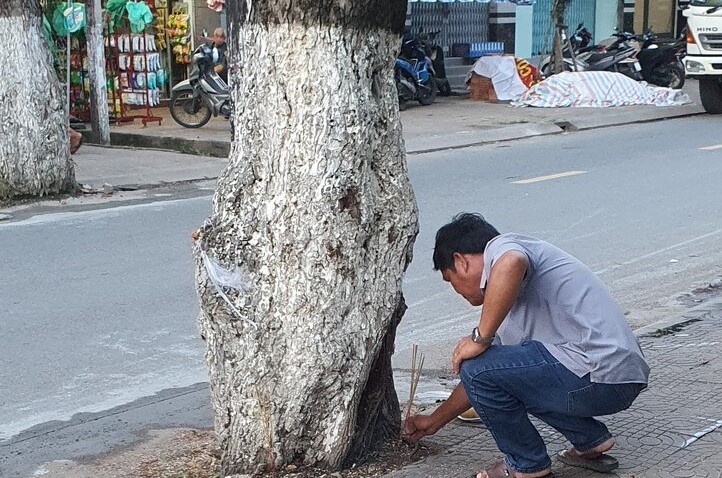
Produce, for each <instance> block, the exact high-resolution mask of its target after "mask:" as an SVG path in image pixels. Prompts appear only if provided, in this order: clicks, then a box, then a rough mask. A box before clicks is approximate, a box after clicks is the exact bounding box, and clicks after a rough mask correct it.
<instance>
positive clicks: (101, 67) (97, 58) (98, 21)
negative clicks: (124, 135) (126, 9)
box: [85, 0, 110, 144]
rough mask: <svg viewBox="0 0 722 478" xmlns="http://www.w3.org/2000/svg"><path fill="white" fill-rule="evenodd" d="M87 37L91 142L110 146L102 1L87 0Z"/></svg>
mask: <svg viewBox="0 0 722 478" xmlns="http://www.w3.org/2000/svg"><path fill="white" fill-rule="evenodd" d="M85 12H86V28H85V31H86V37H87V43H88V68H89V69H90V71H89V72H88V73H89V77H90V128H91V138H90V139H91V141H92V142H93V143H95V144H110V121H109V119H108V90H107V87H106V84H105V82H106V79H105V50H104V47H103V9H102V7H101V6H100V0H86V2H85Z"/></svg>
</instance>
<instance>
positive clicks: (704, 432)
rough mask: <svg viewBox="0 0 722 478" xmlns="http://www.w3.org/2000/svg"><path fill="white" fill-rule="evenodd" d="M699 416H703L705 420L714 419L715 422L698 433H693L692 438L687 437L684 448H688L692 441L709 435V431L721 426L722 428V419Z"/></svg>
mask: <svg viewBox="0 0 722 478" xmlns="http://www.w3.org/2000/svg"><path fill="white" fill-rule="evenodd" d="M699 418H702V419H703V420H710V421H713V422H714V423H713V424H712V425H710V426H708V427H707V428H704V429H702V430H700V431H698V432H697V433H694V434H693V435H692V438H687V439H686V440H685V441H684V445H682V448H687V447H688V446H690V445H691V444H692V443H694V442H696V441H697V440H699V439H700V438H702V437H703V436H705V435H707V434H708V433H712V432H713V431H715V430H718V429H719V428H722V420H711V419H709V418H703V417H699Z"/></svg>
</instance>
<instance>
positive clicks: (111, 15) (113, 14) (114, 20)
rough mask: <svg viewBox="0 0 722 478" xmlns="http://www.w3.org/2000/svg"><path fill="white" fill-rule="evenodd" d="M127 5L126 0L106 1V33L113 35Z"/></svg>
mask: <svg viewBox="0 0 722 478" xmlns="http://www.w3.org/2000/svg"><path fill="white" fill-rule="evenodd" d="M127 3H128V0H108V2H107V3H106V4H105V11H106V12H107V13H108V33H113V32H114V31H115V27H116V25H119V24H120V22H121V20H122V18H123V15H125V12H126V9H125V6H126V4H127Z"/></svg>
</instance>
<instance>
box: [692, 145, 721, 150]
mask: <svg viewBox="0 0 722 478" xmlns="http://www.w3.org/2000/svg"><path fill="white" fill-rule="evenodd" d="M698 149H701V150H702V151H714V150H715V149H722V144H713V145H712V146H704V147H702V148H698Z"/></svg>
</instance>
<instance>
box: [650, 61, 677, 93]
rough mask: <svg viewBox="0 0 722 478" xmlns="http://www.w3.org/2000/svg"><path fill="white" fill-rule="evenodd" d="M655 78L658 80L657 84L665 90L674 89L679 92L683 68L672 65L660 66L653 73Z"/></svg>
mask: <svg viewBox="0 0 722 478" xmlns="http://www.w3.org/2000/svg"><path fill="white" fill-rule="evenodd" d="M654 74H655V76H656V77H657V78H659V79H660V80H661V81H659V82H658V83H657V84H658V85H659V86H664V87H667V88H674V89H675V90H679V89H681V88H682V87H683V86H684V68H682V67H681V66H679V65H677V64H674V65H662V66H660V67H659V68H657V70H656V71H655V72H654Z"/></svg>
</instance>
